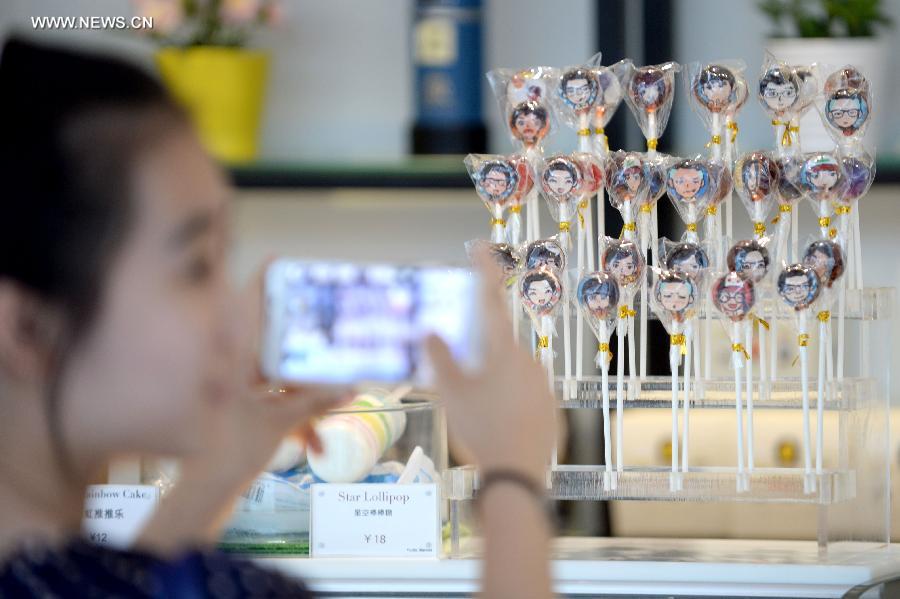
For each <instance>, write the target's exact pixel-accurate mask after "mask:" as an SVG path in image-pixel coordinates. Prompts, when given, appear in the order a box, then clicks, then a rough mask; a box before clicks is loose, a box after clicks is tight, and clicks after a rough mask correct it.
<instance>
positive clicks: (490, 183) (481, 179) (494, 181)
mask: <svg viewBox="0 0 900 599" xmlns="http://www.w3.org/2000/svg"><path fill="white" fill-rule="evenodd" d="M473 170H474V172H473V174H472V179H473V181H474V183H475V191H477V192H478V195H479V196H481V199H482V200H484V203H485V204H487V205H488V206H490V205H492V204H496V205H499V206H503V205H505V204H506V202H507V200H508V199H510V196H512V194H513V193H514V192H515V191H516V188H517V187H518V184H519V174H518V172H517V171H516V167H515V165H513V164H510V163H509V162H508V161H506V160H486V161H484V162H483V163H482V164H481V166H480V167H476V168H475V169H473Z"/></svg>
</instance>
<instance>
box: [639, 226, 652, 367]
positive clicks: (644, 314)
mask: <svg viewBox="0 0 900 599" xmlns="http://www.w3.org/2000/svg"><path fill="white" fill-rule="evenodd" d="M644 219H645V215H644V213H641V220H644ZM642 224H646V223H642ZM649 241H650V240H649V232H648V231H647V227H641V249H642V250H644V255H645V256H646V255H647V250H648V249H649ZM653 253H654V254H655V253H656V252H655V251H654V252H653ZM649 312H650V306H648V305H647V277H644V279H643V280H642V281H641V326H640V335H641V343H640V345H641V366H640V368H641V374H640V377H641V381H644V380H645V379H646V378H647V327H648V319H649Z"/></svg>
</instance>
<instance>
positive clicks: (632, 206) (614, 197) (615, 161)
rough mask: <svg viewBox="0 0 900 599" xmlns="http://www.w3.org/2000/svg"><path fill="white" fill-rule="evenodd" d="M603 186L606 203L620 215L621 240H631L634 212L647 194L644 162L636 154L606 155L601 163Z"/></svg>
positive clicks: (617, 153) (647, 186) (633, 229)
mask: <svg viewBox="0 0 900 599" xmlns="http://www.w3.org/2000/svg"><path fill="white" fill-rule="evenodd" d="M603 172H604V182H605V184H606V192H607V193H608V194H609V201H610V203H611V204H612V205H613V207H614V208H616V209H617V210H618V211H619V212H620V213H621V214H622V220H623V221H624V222H625V237H626V238H628V239H633V238H634V232H635V230H636V229H637V227H636V226H635V225H634V216H635V211H636V210H637V208H638V206H640V205H641V204H643V203H644V201H645V200H646V198H647V194H648V193H649V183H648V181H647V172H646V169H645V168H644V161H643V159H642V158H641V155H640V154H638V153H637V152H623V151H621V150H618V151H616V152H610V154H609V155H608V156H607V157H606V158H605V159H604V162H603Z"/></svg>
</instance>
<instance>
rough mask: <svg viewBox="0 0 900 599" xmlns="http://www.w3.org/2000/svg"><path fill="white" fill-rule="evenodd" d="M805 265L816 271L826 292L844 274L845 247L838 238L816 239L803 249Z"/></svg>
mask: <svg viewBox="0 0 900 599" xmlns="http://www.w3.org/2000/svg"><path fill="white" fill-rule="evenodd" d="M803 265H804V266H807V267H809V268H811V269H812V270H813V271H814V272H815V273H816V276H817V277H818V278H819V283H820V285H821V288H822V291H823V293H824V292H825V290H827V289H831V287H832V286H833V285H834V283H835V282H836V281H837V280H838V279H840V278H841V275H843V274H844V265H845V253H844V248H843V247H842V245H841V243H840V241H839V240H838V239H814V240H812V241H810V242H809V243H808V244H807V245H806V248H805V249H804V250H803Z"/></svg>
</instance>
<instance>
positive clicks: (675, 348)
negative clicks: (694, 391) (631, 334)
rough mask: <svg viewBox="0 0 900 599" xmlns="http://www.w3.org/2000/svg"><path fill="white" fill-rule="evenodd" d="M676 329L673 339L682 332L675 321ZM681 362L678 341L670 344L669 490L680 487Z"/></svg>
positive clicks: (674, 327)
mask: <svg viewBox="0 0 900 599" xmlns="http://www.w3.org/2000/svg"><path fill="white" fill-rule="evenodd" d="M672 328H673V330H674V331H675V332H674V333H673V334H672V337H673V340H674V337H675V336H676V335H679V334H681V333H680V328H679V326H678V323H677V322H676V323H673V326H672ZM680 362H681V345H680V344H678V343H674V342H673V343H670V344H669V370H670V371H671V374H672V476H671V477H670V478H669V490H671V491H675V490H677V489H678V476H677V475H678V366H679V363H680Z"/></svg>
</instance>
